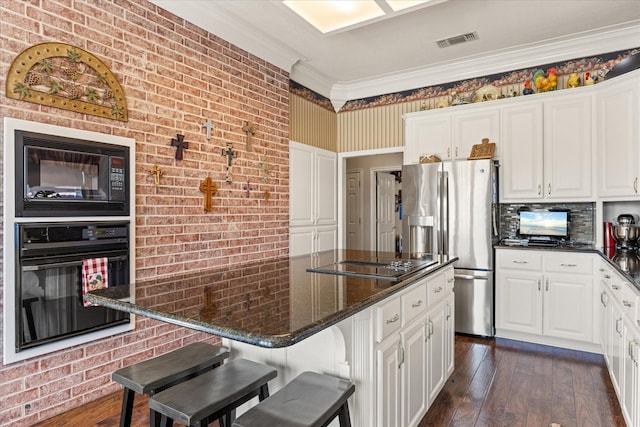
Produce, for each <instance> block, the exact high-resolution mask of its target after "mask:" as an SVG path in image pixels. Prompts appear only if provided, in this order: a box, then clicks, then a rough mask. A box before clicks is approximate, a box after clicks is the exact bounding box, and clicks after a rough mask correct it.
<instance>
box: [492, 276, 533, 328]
mask: <svg viewBox="0 0 640 427" xmlns="http://www.w3.org/2000/svg"><path fill="white" fill-rule="evenodd" d="M540 276H541V275H540V273H538V274H535V273H527V272H525V271H515V270H498V272H497V274H496V277H497V282H496V283H497V286H496V300H497V301H498V303H497V305H498V307H497V310H496V328H498V329H508V330H511V331H520V332H527V333H531V334H542V279H541V277H540Z"/></svg>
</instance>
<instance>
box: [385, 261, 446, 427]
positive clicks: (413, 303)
mask: <svg viewBox="0 0 640 427" xmlns="http://www.w3.org/2000/svg"><path fill="white" fill-rule="evenodd" d="M454 298H455V297H454V294H453V268H451V267H448V268H446V269H445V270H444V271H440V272H437V273H435V274H434V275H433V276H428V277H427V278H425V279H421V280H420V281H418V282H417V283H416V284H414V285H413V286H411V287H410V288H409V289H408V290H407V291H405V292H402V293H401V294H400V295H399V296H397V297H393V298H391V299H389V300H388V301H385V302H384V303H383V304H380V305H378V306H376V307H374V324H373V334H374V341H375V343H374V350H375V354H376V357H375V373H376V381H375V384H376V399H375V402H376V408H377V409H376V420H377V423H376V425H377V426H379V427H388V426H407V427H415V426H417V425H418V424H419V423H420V420H421V419H422V418H423V417H424V415H425V414H426V413H427V410H428V407H429V405H430V404H431V402H433V400H434V399H435V397H436V396H437V395H438V393H439V392H440V390H442V387H443V386H444V383H445V381H446V379H447V378H448V377H449V375H451V373H452V372H453V366H454V362H453V360H454V359H453V342H454V318H453V307H454V302H455V299H454Z"/></svg>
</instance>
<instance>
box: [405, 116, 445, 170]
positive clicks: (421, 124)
mask: <svg viewBox="0 0 640 427" xmlns="http://www.w3.org/2000/svg"><path fill="white" fill-rule="evenodd" d="M428 114H429V115H428V116H426V117H425V116H420V115H413V116H409V117H407V118H405V122H404V126H405V148H404V150H405V151H404V164H405V165H408V164H415V163H418V162H419V161H420V156H421V155H424V154H435V155H437V156H438V157H440V159H442V160H448V159H451V158H452V152H451V144H452V137H451V134H452V128H451V126H452V124H451V123H452V121H451V113H449V112H442V113H441V112H429V113H428Z"/></svg>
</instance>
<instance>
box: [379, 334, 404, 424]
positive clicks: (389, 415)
mask: <svg viewBox="0 0 640 427" xmlns="http://www.w3.org/2000/svg"><path fill="white" fill-rule="evenodd" d="M400 351H401V347H400V338H399V337H398V338H396V339H388V340H386V341H384V342H383V343H382V344H381V345H380V346H378V348H377V350H376V369H377V372H376V374H377V375H376V378H377V383H376V390H377V395H376V410H377V416H376V420H377V424H376V425H377V426H378V427H388V426H399V425H400V422H401V415H402V412H401V406H400V402H401V400H400V397H401V390H400V381H401V378H402V377H401V371H400V370H401V365H400V358H399V353H400Z"/></svg>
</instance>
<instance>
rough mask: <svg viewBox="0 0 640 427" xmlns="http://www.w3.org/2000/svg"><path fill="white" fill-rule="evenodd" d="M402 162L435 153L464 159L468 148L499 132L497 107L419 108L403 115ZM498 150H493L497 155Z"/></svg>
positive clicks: (491, 138) (409, 162)
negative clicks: (403, 146) (420, 109)
mask: <svg viewBox="0 0 640 427" xmlns="http://www.w3.org/2000/svg"><path fill="white" fill-rule="evenodd" d="M404 131H405V151H404V164H414V163H418V162H419V159H420V156H421V155H424V154H435V155H437V156H438V157H440V159H442V160H465V159H467V158H468V157H469V155H470V154H471V148H472V147H473V146H474V145H476V144H480V143H481V142H482V139H483V138H488V139H489V140H490V141H491V142H495V141H496V140H497V139H498V137H499V136H500V110H499V109H498V108H495V107H494V108H491V107H487V106H483V105H479V104H476V105H468V106H460V107H454V108H446V109H441V110H431V111H420V112H417V113H411V114H407V115H405V116H404ZM498 150H499V148H498V149H497V152H496V153H494V156H495V157H499V156H498Z"/></svg>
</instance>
